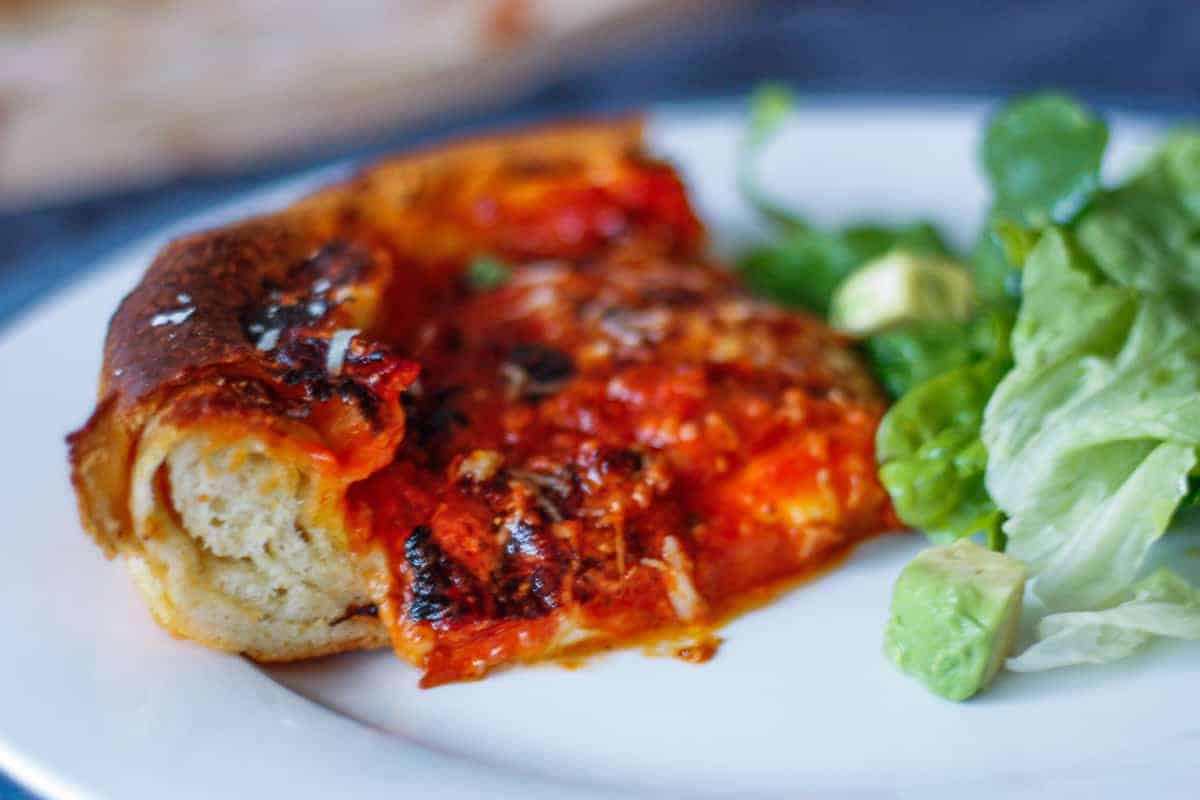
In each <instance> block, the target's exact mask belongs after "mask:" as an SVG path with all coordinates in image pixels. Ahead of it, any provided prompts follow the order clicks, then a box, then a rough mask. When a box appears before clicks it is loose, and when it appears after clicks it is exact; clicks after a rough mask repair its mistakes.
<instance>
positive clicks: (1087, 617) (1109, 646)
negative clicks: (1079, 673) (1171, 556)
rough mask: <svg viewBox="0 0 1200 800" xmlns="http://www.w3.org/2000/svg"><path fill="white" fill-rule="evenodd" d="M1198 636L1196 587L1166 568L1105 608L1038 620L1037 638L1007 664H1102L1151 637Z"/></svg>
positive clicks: (1019, 668) (1024, 667)
mask: <svg viewBox="0 0 1200 800" xmlns="http://www.w3.org/2000/svg"><path fill="white" fill-rule="evenodd" d="M1156 636H1162V637H1168V638H1172V639H1191V640H1197V639H1200V591H1197V590H1196V589H1195V588H1193V587H1192V586H1191V585H1190V584H1189V583H1188V582H1187V581H1185V580H1184V579H1183V578H1181V577H1179V576H1178V575H1177V574H1175V573H1174V572H1172V571H1171V570H1168V569H1165V568H1164V569H1160V570H1158V571H1156V572H1154V573H1153V574H1151V575H1150V576H1149V577H1147V578H1144V579H1142V580H1141V581H1139V582H1138V583H1137V584H1136V585H1135V586H1134V587H1133V589H1132V590H1131V591H1130V592H1129V597H1128V599H1125V600H1123V601H1121V602H1120V603H1118V604H1117V605H1115V606H1113V607H1112V608H1108V609H1104V610H1103V611H1067V612H1062V613H1058V614H1050V615H1049V616H1046V617H1044V618H1043V619H1042V620H1041V621H1040V622H1039V623H1038V637H1039V641H1038V642H1037V643H1036V644H1034V645H1033V646H1032V647H1029V648H1027V649H1026V650H1025V651H1024V652H1023V653H1021V655H1019V656H1017V657H1016V658H1010V659H1009V660H1008V663H1007V666H1008V668H1009V669H1011V670H1013V671H1015V672H1036V671H1039V670H1045V669H1054V668H1056V667H1066V666H1071V665H1073V664H1102V663H1105V662H1107V661H1116V660H1118V659H1122V658H1126V657H1127V656H1130V655H1133V653H1135V652H1137V651H1138V650H1140V649H1141V648H1143V647H1145V646H1146V645H1147V644H1149V643H1150V642H1151V641H1153V640H1154V637H1156Z"/></svg>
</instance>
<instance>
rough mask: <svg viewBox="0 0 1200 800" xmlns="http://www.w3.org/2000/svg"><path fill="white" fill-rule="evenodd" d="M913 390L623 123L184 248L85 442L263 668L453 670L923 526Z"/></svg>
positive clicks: (156, 588) (154, 281) (639, 629)
mask: <svg viewBox="0 0 1200 800" xmlns="http://www.w3.org/2000/svg"><path fill="white" fill-rule="evenodd" d="M481 256H486V257H487V258H488V259H489V261H487V262H486V263H485V265H486V266H489V267H490V269H489V270H485V271H484V272H480V271H479V270H478V269H472V265H476V267H478V265H479V264H480V263H481V262H479V258H480V257H481ZM882 411H883V402H882V400H881V396H880V395H879V394H878V392H877V390H876V389H875V387H874V385H873V384H872V382H871V380H870V379H869V377H868V376H867V374H866V372H865V370H864V369H863V367H862V366H861V364H860V363H859V362H858V360H857V359H856V357H855V356H854V354H853V352H852V351H851V350H850V349H849V347H848V345H847V343H846V342H845V341H843V340H842V339H841V338H840V337H838V336H837V335H836V334H834V333H833V332H831V331H830V330H829V329H828V328H826V327H825V326H824V324H823V323H821V322H820V321H818V320H816V319H813V318H810V317H807V316H804V315H801V314H796V313H792V312H787V311H783V310H780V309H778V308H776V307H773V306H770V305H768V304H766V303H763V302H761V301H757V300H754V299H751V298H749V297H747V296H745V295H744V294H743V293H742V292H741V291H740V290H739V289H738V288H737V286H736V285H735V284H734V283H733V281H732V279H731V277H730V276H729V274H728V273H727V272H726V271H724V270H722V269H720V268H719V267H717V266H714V265H712V264H710V263H708V262H706V260H705V259H704V254H703V231H702V229H701V226H700V225H699V223H698V222H697V220H696V217H695V215H694V213H693V211H692V209H691V206H690V203H689V201H688V199H687V197H686V194H685V192H684V189H683V186H682V183H681V181H680V180H679V178H678V176H677V175H676V174H675V173H674V172H673V171H672V170H671V169H670V168H669V167H668V166H667V165H665V164H663V163H661V162H658V161H656V160H654V159H652V158H650V157H648V156H647V155H646V153H645V152H644V151H643V149H642V146H641V140H640V126H639V124H638V123H637V122H636V121H620V122H612V123H598V124H587V125H576V126H564V127H558V128H552V129H544V130H536V131H531V132H526V133H518V134H511V135H506V136H494V137H489V138H484V139H479V140H474V141H467V142H463V143H459V144H455V145H450V146H446V147H442V148H438V149H435V150H431V151H429V152H426V153H423V154H417V155H414V156H409V157H406V158H401V159H397V160H395V161H391V162H385V163H383V164H381V165H378V166H376V167H374V168H372V169H369V170H367V171H365V172H363V173H362V174H361V175H359V176H357V177H355V178H353V179H351V180H349V181H347V182H345V183H343V184H341V185H338V186H335V187H332V188H330V189H326V190H323V191H321V192H318V193H317V194H315V195H313V196H311V197H309V198H306V199H304V200H302V201H300V202H299V203H297V204H296V205H294V206H292V207H291V208H289V209H286V210H284V211H282V212H279V213H277V214H274V215H269V216H265V217H261V218H258V219H254V220H250V221H248V222H245V223H241V224H238V225H234V226H231V227H227V228H223V229H219V230H215V231H209V232H206V233H201V234H198V235H195V236H192V237H188V238H185V239H182V240H180V241H177V242H175V243H173V244H172V245H170V246H169V247H168V248H166V249H165V250H164V251H163V253H162V254H160V255H159V257H158V258H157V259H156V261H155V262H154V264H153V265H152V266H151V267H150V269H149V270H148V271H147V273H146V275H145V276H144V278H143V280H142V281H141V283H140V284H139V285H138V287H137V288H136V289H135V290H134V291H133V293H132V294H130V296H129V297H128V298H126V300H125V301H124V302H123V303H122V305H121V307H120V308H119V309H118V310H117V313H116V314H115V316H114V317H113V320H112V323H111V325H110V329H109V334H108V338H107V340H106V343H105V359H104V370H103V373H102V375H101V379H100V396H99V401H98V404H97V408H96V411H95V413H94V414H93V416H92V418H91V419H90V420H89V421H88V423H87V424H86V425H85V426H84V427H83V428H82V429H81V430H80V431H78V432H77V433H75V434H73V435H72V436H71V437H70V446H71V462H72V469H73V479H74V482H75V486H76V490H77V494H78V497H79V501H80V509H81V513H82V517H83V520H84V523H85V525H86V526H87V527H88V529H89V531H91V533H92V534H93V536H94V538H95V539H96V540H97V542H98V543H99V544H100V545H101V547H103V548H104V549H105V551H106V552H108V553H109V554H117V555H120V557H121V558H122V560H123V561H124V562H125V563H126V565H127V567H128V568H129V570H130V572H131V573H132V575H133V577H134V579H135V581H136V583H137V585H138V586H139V588H140V589H141V590H142V592H143V594H144V595H145V596H146V599H147V601H148V603H149V605H150V608H151V610H152V612H153V613H154V615H155V617H156V618H157V619H158V620H159V622H160V623H162V624H163V625H164V626H165V627H167V628H168V629H169V630H171V631H173V632H175V633H176V634H179V635H182V636H185V637H188V638H192V639H195V640H197V641H200V642H202V643H204V644H207V645H209V646H213V647H218V648H222V649H226V650H232V651H237V652H242V653H246V654H247V655H249V656H251V657H253V658H256V659H260V660H264V661H275V660H288V659H297V658H305V657H310V656H316V655H321V654H326V653H334V652H340V651H345V650H352V649H357V648H363V647H373V646H379V645H382V644H385V643H387V642H388V641H390V642H391V643H392V645H393V646H394V647H395V649H396V651H397V653H398V654H399V655H400V656H401V657H403V658H405V659H406V660H408V661H410V662H412V663H414V664H416V665H418V666H419V667H421V668H422V669H423V670H424V673H425V676H424V679H423V683H424V685H436V684H438V683H443V682H447V681H453V680H463V679H471V678H477V677H481V676H482V675H484V674H486V673H487V672H488V671H490V670H491V669H493V668H495V667H498V666H501V665H504V664H508V663H514V662H528V661H534V660H538V659H544V658H547V657H552V656H555V655H558V654H561V653H564V652H567V651H570V650H572V649H577V648H580V647H584V646H595V645H597V644H620V643H622V642H627V641H630V640H631V639H633V638H642V637H645V636H647V635H650V634H656V633H657V634H662V635H666V634H668V633H671V632H676V631H679V630H681V629H685V628H695V627H697V626H705V625H709V624H712V623H713V622H714V621H715V620H717V619H719V618H720V617H721V616H722V615H723V614H725V613H727V612H728V611H729V610H731V609H733V608H735V607H736V605H737V602H738V601H739V599H741V598H743V597H744V596H745V595H746V594H747V593H748V592H753V591H755V590H756V589H759V588H761V587H763V586H765V585H768V584H770V583H771V582H773V581H778V580H779V579H781V578H786V577H788V576H791V575H796V574H800V573H803V572H805V571H808V570H810V569H812V568H813V566H814V565H817V564H820V563H824V562H825V561H826V560H828V559H829V558H830V557H831V555H832V554H834V553H836V552H839V551H841V550H843V549H844V548H845V547H846V546H847V545H849V544H851V543H853V542H854V541H857V540H859V539H861V538H862V537H864V536H867V535H870V534H873V533H876V532H879V531H881V530H885V529H888V528H890V527H894V525H895V520H894V518H893V516H892V512H891V510H890V506H889V505H888V501H887V496H886V493H885V492H884V491H883V490H882V488H881V487H880V486H879V484H878V482H877V480H876V478H875V466H874V455H873V439H874V431H875V427H876V425H877V423H878V420H879V417H880V415H881V413H882Z"/></svg>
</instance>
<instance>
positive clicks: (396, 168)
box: [99, 118, 642, 408]
mask: <svg viewBox="0 0 1200 800" xmlns="http://www.w3.org/2000/svg"><path fill="white" fill-rule="evenodd" d="M641 130H642V124H641V121H640V120H638V119H636V118H628V119H622V120H617V121H613V122H611V123H594V122H592V123H584V122H580V123H568V124H562V125H557V126H553V127H546V128H541V129H534V130H531V131H523V132H519V133H515V134H508V135H500V136H482V137H477V138H471V139H464V140H461V141H459V142H456V143H454V144H451V145H445V146H436V147H430V148H428V149H426V150H423V151H418V152H416V153H413V154H411V155H407V156H403V157H398V158H393V159H389V160H386V161H382V162H380V163H379V164H377V165H375V166H373V167H370V168H368V169H366V170H363V171H362V172H360V173H359V174H357V175H356V176H354V177H352V178H350V179H348V180H346V181H344V182H342V183H340V184H337V185H334V186H331V187H328V188H326V189H323V190H321V191H319V192H317V193H315V194H313V195H310V196H309V197H306V198H304V199H302V200H300V201H299V202H298V203H296V204H295V205H293V206H292V207H290V208H287V209H285V210H283V211H280V212H278V213H275V214H269V215H266V216H262V217H258V218H256V219H253V220H250V221H248V222H243V223H238V224H234V225H230V226H228V227H224V228H217V229H215V230H210V231H205V232H202V233H198V234H194V235H191V236H186V237H183V238H181V239H178V240H176V241H174V242H172V243H170V244H169V245H167V247H166V248H165V249H164V250H163V251H162V252H161V253H159V255H158V257H157V258H155V260H154V262H153V263H152V264H151V266H150V268H149V269H148V270H147V271H146V274H145V276H144V277H143V278H142V280H141V281H140V282H139V283H138V285H137V287H136V288H135V289H134V290H133V291H132V292H131V293H130V294H129V295H128V296H127V297H126V298H125V299H124V301H122V303H121V305H120V306H119V307H118V308H117V311H116V313H115V314H114V315H113V318H112V321H111V322H110V324H109V330H108V335H107V337H106V339H105V344H104V369H103V371H102V373H101V377H100V392H99V394H100V396H101V397H106V396H108V395H110V394H113V395H115V396H116V397H117V398H118V400H117V402H118V403H119V404H120V405H121V406H122V407H123V408H127V407H128V406H129V404H131V403H136V402H138V401H140V400H142V399H143V398H145V397H146V396H147V395H149V394H150V393H152V392H154V391H155V390H157V389H160V388H162V387H164V386H167V385H170V384H173V383H176V382H179V381H182V380H186V379H187V378H188V377H189V375H193V374H195V373H196V372H197V371H199V370H203V369H205V368H217V369H221V368H224V367H228V366H230V365H233V364H237V363H241V362H251V363H257V362H259V361H261V354H259V353H258V352H257V351H256V350H255V348H254V344H253V342H251V341H250V340H249V339H248V338H247V337H246V334H245V332H244V331H243V330H242V326H241V323H240V320H239V313H240V312H241V311H242V310H243V309H245V308H248V307H251V306H253V305H255V304H256V303H258V302H260V301H261V300H262V297H263V293H264V288H263V287H264V284H265V283H266V282H267V281H269V280H275V281H277V282H279V281H282V279H283V277H284V275H285V273H286V272H287V270H288V269H289V268H290V267H292V266H294V265H295V264H296V263H297V262H299V261H301V260H303V259H304V258H306V257H307V256H309V255H310V254H312V253H313V251H314V250H316V249H317V248H318V247H319V246H320V245H321V244H323V243H325V242H328V241H330V240H331V239H333V238H335V237H336V236H338V235H339V234H345V233H350V234H353V233H355V232H359V233H361V232H362V231H364V230H374V231H378V232H380V233H383V234H386V236H387V239H388V243H389V245H391V246H392V247H393V248H395V249H396V250H398V251H399V253H400V255H401V256H402V257H404V258H405V259H414V258H415V259H420V260H434V259H435V258H449V257H452V256H454V255H456V254H458V252H459V251H462V250H463V249H464V248H469V247H471V246H472V245H473V244H474V243H473V242H466V241H462V240H461V238H460V237H455V236H454V235H453V234H454V233H455V232H454V231H443V230H439V228H440V227H441V226H442V225H444V223H440V222H439V220H438V219H437V218H436V217H427V216H426V213H433V214H436V213H437V212H438V211H439V210H440V209H439V208H438V207H436V204H434V207H432V208H423V207H422V206H423V205H424V204H423V202H422V197H421V194H420V189H421V187H422V186H423V185H427V184H429V183H431V182H433V181H435V180H436V179H437V178H438V177H439V175H451V174H454V173H460V172H461V173H470V174H476V175H477V174H482V173H484V172H486V171H489V170H492V169H495V168H497V166H498V165H501V164H504V163H511V162H514V161H518V160H522V159H526V158H528V159H534V158H536V159H537V160H538V161H540V162H543V161H555V160H561V159H587V158H588V157H589V156H591V157H595V156H597V155H600V156H606V155H609V154H612V153H622V152H625V151H630V150H636V149H637V148H638V147H639V146H640V141H641ZM449 222H451V223H452V222H453V220H450V221H449ZM418 237H419V241H418V240H417V238H418ZM431 243H436V244H437V245H439V250H440V251H431V249H430V247H429V245H430V244H431ZM180 295H183V296H185V297H190V298H191V301H190V302H188V303H183V304H181V303H180V302H179V300H178V299H177V298H178V297H179V296H180ZM181 305H182V306H189V305H194V307H195V309H196V310H195V312H194V314H193V316H192V317H191V318H189V319H188V320H187V322H188V323H189V324H187V325H160V326H158V327H153V326H149V325H148V324H147V320H149V319H151V318H153V316H154V315H155V314H157V313H160V312H162V311H164V310H167V309H173V308H179V307H181Z"/></svg>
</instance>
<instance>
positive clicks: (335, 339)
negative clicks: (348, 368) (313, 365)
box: [325, 328, 360, 378]
mask: <svg viewBox="0 0 1200 800" xmlns="http://www.w3.org/2000/svg"><path fill="white" fill-rule="evenodd" d="M359 333H360V331H357V330H355V329H354V328H342V329H340V330H336V331H334V332H333V335H332V336H330V337H329V349H328V350H327V351H326V353H325V372H326V373H327V374H328V375H329V377H331V378H336V377H337V376H338V375H341V374H342V365H343V364H344V363H345V362H346V352H347V351H348V350H349V349H350V342H351V341H352V340H353V339H354V337H355V336H357V335H358V334H359Z"/></svg>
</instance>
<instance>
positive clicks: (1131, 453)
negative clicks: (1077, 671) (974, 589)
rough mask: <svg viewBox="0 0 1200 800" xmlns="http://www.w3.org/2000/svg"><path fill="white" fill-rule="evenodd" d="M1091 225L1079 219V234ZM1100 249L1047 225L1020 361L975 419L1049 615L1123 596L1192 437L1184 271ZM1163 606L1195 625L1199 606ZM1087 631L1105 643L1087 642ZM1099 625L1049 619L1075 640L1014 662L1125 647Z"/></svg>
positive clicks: (1190, 451)
mask: <svg viewBox="0 0 1200 800" xmlns="http://www.w3.org/2000/svg"><path fill="white" fill-rule="evenodd" d="M1152 169H1153V168H1152ZM1097 213H1099V210H1098V212H1097ZM1088 224H1089V218H1087V217H1085V218H1084V219H1083V220H1081V221H1080V223H1079V231H1080V237H1079V238H1080V239H1081V240H1082V239H1083V236H1082V231H1083V230H1084V229H1085V226H1086V225H1088ZM1141 235H1144V236H1147V237H1148V238H1149V239H1151V240H1153V238H1154V234H1152V233H1147V232H1146V231H1143V232H1142V234H1141ZM1147 245H1149V243H1147ZM1094 246H1095V245H1094V242H1093V243H1092V246H1091V247H1089V246H1088V243H1087V242H1085V241H1079V242H1076V241H1075V240H1074V239H1073V238H1072V236H1071V235H1070V234H1069V233H1068V232H1064V231H1061V230H1058V229H1050V230H1048V231H1047V232H1046V233H1045V234H1044V235H1043V236H1042V238H1041V240H1040V241H1039V243H1038V245H1037V246H1036V247H1035V248H1034V250H1033V252H1032V253H1031V254H1030V257H1029V260H1028V263H1026V265H1025V267H1024V280H1023V291H1022V296H1023V302H1022V305H1021V310H1020V314H1019V317H1018V320H1017V325H1016V328H1015V329H1014V332H1013V338H1012V346H1013V356H1014V360H1015V366H1014V368H1013V369H1012V371H1011V372H1009V373H1008V375H1006V376H1005V378H1004V380H1003V381H1001V383H1000V385H999V386H998V387H997V389H996V391H995V393H994V395H993V396H992V399H991V400H990V401H989V403H988V406H987V409H986V411H985V414H984V425H983V441H984V444H985V446H986V448H987V450H988V453H989V458H988V466H987V477H986V486H987V490H988V492H989V493H990V495H991V496H992V497H993V498H994V499H995V500H996V502H997V504H998V505H999V506H1000V508H1002V509H1004V511H1005V512H1006V513H1007V514H1008V516H1009V519H1008V521H1007V522H1006V523H1005V526H1004V531H1005V533H1006V534H1007V536H1008V547H1009V552H1010V554H1012V555H1014V556H1016V557H1017V558H1020V559H1022V560H1024V561H1025V562H1026V563H1027V564H1028V565H1029V567H1030V570H1031V573H1032V574H1034V575H1035V576H1036V579H1035V581H1034V583H1033V592H1034V594H1035V596H1036V597H1037V598H1038V599H1039V600H1040V601H1041V602H1042V603H1043V604H1044V605H1045V606H1046V608H1047V609H1049V610H1050V611H1051V612H1084V611H1088V612H1091V611H1098V610H1099V611H1103V610H1105V609H1113V608H1120V607H1123V606H1124V604H1125V603H1126V602H1130V601H1128V600H1126V599H1125V598H1126V597H1127V596H1128V595H1129V593H1130V591H1131V587H1134V586H1135V585H1136V581H1137V579H1138V577H1139V575H1140V574H1141V572H1142V569H1143V567H1144V564H1145V561H1146V557H1147V554H1148V552H1149V549H1150V546H1151V545H1152V544H1153V543H1154V542H1155V541H1157V540H1158V539H1159V537H1161V536H1162V534H1163V533H1164V532H1165V530H1166V528H1167V526H1168V525H1169V524H1170V521H1171V519H1172V517H1173V516H1174V514H1175V511H1176V509H1177V507H1178V506H1179V504H1180V502H1181V500H1182V499H1183V498H1184V496H1185V495H1186V494H1187V492H1188V479H1189V475H1190V473H1191V472H1192V470H1193V469H1194V468H1195V467H1196V464H1197V457H1196V449H1197V447H1198V446H1200V337H1197V336H1196V335H1195V328H1194V322H1193V321H1194V320H1195V319H1196V316H1195V315H1196V313H1197V311H1198V310H1200V302H1198V298H1196V297H1193V296H1189V295H1188V294H1187V293H1182V292H1180V291H1178V286H1179V279H1178V278H1177V277H1171V278H1168V273H1163V275H1162V276H1160V278H1161V279H1158V278H1156V279H1154V280H1149V279H1148V278H1147V276H1146V275H1144V274H1138V273H1136V272H1135V271H1130V270H1129V269H1128V266H1129V265H1128V264H1126V263H1124V262H1122V261H1120V260H1119V259H1115V258H1114V257H1113V253H1112V252H1111V251H1109V252H1106V253H1104V254H1102V255H1103V258H1100V257H1096V256H1098V255H1101V254H1098V253H1096V252H1095V250H1094ZM1154 246H1155V247H1162V246H1165V245H1164V243H1163V242H1161V241H1158V242H1154ZM1151 287H1154V288H1153V289H1152V288H1151ZM1164 602H1166V601H1158V604H1157V605H1153V606H1151V607H1150V608H1151V610H1153V609H1158V608H1161V607H1162V604H1163V603H1164ZM1143 606H1144V604H1143ZM1143 606H1138V607H1139V608H1142V607H1143ZM1171 608H1172V610H1171V613H1172V615H1174V616H1179V617H1183V618H1194V619H1195V620H1196V622H1197V624H1200V608H1198V607H1195V606H1194V605H1184V606H1177V605H1172V606H1171ZM1139 613H1141V614H1143V615H1144V614H1148V613H1150V612H1149V611H1146V610H1145V609H1144V608H1143V610H1142V611H1140V612H1139ZM1075 626H1079V627H1083V626H1087V631H1080V632H1074V631H1073V630H1072V628H1073V627H1075ZM1088 631H1090V632H1091V633H1097V632H1099V633H1105V636H1100V635H1099V633H1097V636H1096V638H1094V639H1089V638H1087V637H1088V636H1090V635H1091V633H1089V632H1088ZM1106 632H1108V628H1103V627H1101V628H1097V627H1096V625H1095V620H1094V618H1092V617H1086V616H1082V617H1081V616H1060V615H1057V614H1051V616H1050V617H1047V621H1046V622H1045V624H1043V625H1042V626H1041V628H1040V631H1039V633H1040V635H1041V636H1042V637H1043V641H1044V642H1049V641H1050V637H1054V639H1055V641H1058V642H1060V643H1061V642H1069V643H1070V645H1071V646H1070V647H1069V648H1068V647H1065V646H1064V647H1056V649H1052V651H1053V652H1054V653H1056V655H1055V656H1054V658H1043V657H1042V656H1037V657H1034V656H1031V657H1030V658H1029V659H1027V660H1024V661H1022V660H1020V659H1018V660H1017V661H1016V662H1014V663H1016V664H1017V665H1018V666H1019V668H1024V669H1031V668H1033V665H1038V664H1050V663H1052V662H1053V665H1059V664H1061V663H1076V662H1078V661H1097V660H1107V659H1109V658H1111V657H1120V656H1121V655H1124V654H1126V651H1127V649H1128V648H1127V647H1124V646H1121V647H1118V646H1113V645H1111V641H1110V640H1111V639H1112V638H1113V636H1115V635H1116V634H1112V635H1108V633H1106ZM1146 632H1147V636H1149V635H1150V634H1153V633H1154V631H1153V630H1150V629H1147V631H1146ZM1121 636H1122V637H1123V639H1125V640H1132V639H1133V638H1139V637H1133V636H1132V635H1131V634H1121ZM1088 642H1091V643H1092V646H1091V647H1089V646H1087V643H1088ZM1036 647H1041V645H1035V648H1036ZM1046 652H1050V651H1049V650H1045V649H1043V650H1038V651H1035V654H1036V653H1046ZM1068 653H1070V656H1069V657H1068V655H1067V654H1068Z"/></svg>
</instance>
